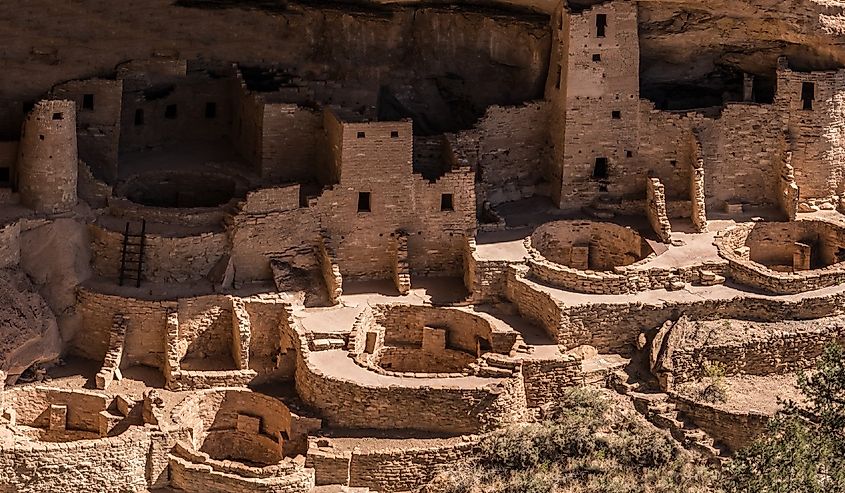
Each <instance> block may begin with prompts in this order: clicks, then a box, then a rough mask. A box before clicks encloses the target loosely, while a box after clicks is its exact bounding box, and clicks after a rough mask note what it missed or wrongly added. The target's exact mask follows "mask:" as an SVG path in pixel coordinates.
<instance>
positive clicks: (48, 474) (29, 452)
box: [0, 429, 150, 493]
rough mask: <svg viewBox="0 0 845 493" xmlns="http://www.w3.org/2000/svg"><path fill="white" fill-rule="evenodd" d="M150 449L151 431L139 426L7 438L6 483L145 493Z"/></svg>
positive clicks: (2, 455)
mask: <svg viewBox="0 0 845 493" xmlns="http://www.w3.org/2000/svg"><path fill="white" fill-rule="evenodd" d="M149 451H150V437H149V435H148V434H147V433H145V432H143V431H142V430H138V429H130V430H129V431H127V432H125V433H123V434H121V435H118V436H114V437H108V438H99V439H95V440H80V441H75V442H66V443H46V442H18V443H14V444H5V443H4V444H2V445H0V484H3V485H11V487H12V488H13V491H17V490H15V488H21V490H20V491H100V492H103V493H125V492H139V493H140V492H144V491H147V488H148V482H147V455H148V453H149ZM71 464H72V469H71V466H70V465H71ZM71 470H72V471H73V472H70V471H71Z"/></svg>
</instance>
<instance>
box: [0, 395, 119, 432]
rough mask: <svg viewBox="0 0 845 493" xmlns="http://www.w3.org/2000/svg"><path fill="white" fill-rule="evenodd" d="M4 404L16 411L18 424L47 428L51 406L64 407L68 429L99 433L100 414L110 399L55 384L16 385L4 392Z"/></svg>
mask: <svg viewBox="0 0 845 493" xmlns="http://www.w3.org/2000/svg"><path fill="white" fill-rule="evenodd" d="M3 399H4V402H5V404H6V405H7V406H9V407H11V408H12V409H13V410H14V411H15V415H16V420H17V423H18V424H20V425H24V426H32V427H35V428H45V429H46V428H48V427H49V425H50V423H49V419H50V415H49V414H50V413H49V409H50V406H52V405H61V406H66V407H67V421H66V426H67V429H68V430H77V431H89V432H94V433H99V432H100V417H99V413H100V412H102V411H105V410H106V408H107V407H108V406H109V403H110V402H111V399H109V398H108V397H107V396H105V395H103V394H100V393H97V392H92V391H89V390H82V389H77V390H70V389H60V388H55V387H43V386H34V387H17V388H13V389H9V390H6V391H3Z"/></svg>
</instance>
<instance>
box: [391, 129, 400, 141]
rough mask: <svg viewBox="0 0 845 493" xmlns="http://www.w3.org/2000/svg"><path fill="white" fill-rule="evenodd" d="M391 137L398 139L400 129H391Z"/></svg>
mask: <svg viewBox="0 0 845 493" xmlns="http://www.w3.org/2000/svg"><path fill="white" fill-rule="evenodd" d="M390 138H391V139H398V138H399V131H398V130H391V131H390Z"/></svg>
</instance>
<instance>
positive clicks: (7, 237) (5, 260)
mask: <svg viewBox="0 0 845 493" xmlns="http://www.w3.org/2000/svg"><path fill="white" fill-rule="evenodd" d="M20 260H21V223H20V221H15V222H11V223H7V224H5V225H3V226H0V268H2V269H7V268H9V267H14V266H16V265H18V264H19V263H20Z"/></svg>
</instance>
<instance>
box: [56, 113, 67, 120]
mask: <svg viewBox="0 0 845 493" xmlns="http://www.w3.org/2000/svg"><path fill="white" fill-rule="evenodd" d="M64 119H65V115H64V114H63V113H53V120H64Z"/></svg>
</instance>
